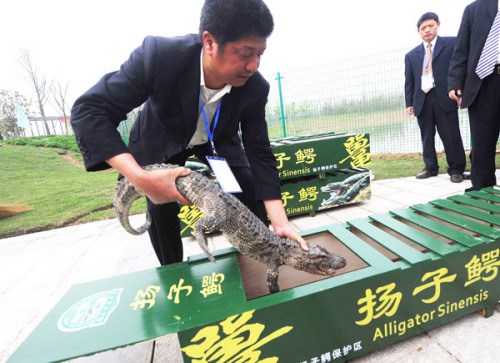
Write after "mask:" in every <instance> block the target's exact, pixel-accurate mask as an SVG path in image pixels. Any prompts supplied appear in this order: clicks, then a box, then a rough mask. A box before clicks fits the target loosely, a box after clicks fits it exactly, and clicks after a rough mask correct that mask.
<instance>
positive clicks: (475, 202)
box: [448, 195, 500, 213]
mask: <svg viewBox="0 0 500 363" xmlns="http://www.w3.org/2000/svg"><path fill="white" fill-rule="evenodd" d="M448 199H449V200H453V201H455V202H459V203H462V204H466V205H470V206H471V207H476V208H480V209H482V210H485V211H487V212H492V213H500V206H499V205H496V204H491V203H488V202H483V201H481V200H479V199H474V198H472V197H469V196H467V195H453V196H451V197H449V198H448Z"/></svg>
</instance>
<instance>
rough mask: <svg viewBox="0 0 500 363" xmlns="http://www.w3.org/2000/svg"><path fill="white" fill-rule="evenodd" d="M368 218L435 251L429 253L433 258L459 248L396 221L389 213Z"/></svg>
mask: <svg viewBox="0 0 500 363" xmlns="http://www.w3.org/2000/svg"><path fill="white" fill-rule="evenodd" d="M370 218H371V219H373V220H374V221H377V222H378V223H380V224H382V225H384V226H386V227H387V228H390V229H391V230H393V231H395V232H397V233H399V234H401V235H402V236H404V237H406V238H408V239H409V240H411V241H413V242H415V243H418V244H419V245H421V246H423V247H425V248H427V249H428V250H430V251H432V252H435V254H433V255H431V256H432V257H433V258H439V256H444V255H446V254H448V253H451V252H455V251H458V250H460V248H459V247H457V246H451V245H449V244H446V243H444V242H443V241H440V240H438V239H437V238H434V237H431V236H429V235H427V234H425V233H423V232H422V231H419V230H418V229H415V228H412V227H410V226H409V225H407V224H404V223H402V222H400V221H398V220H397V219H395V218H394V217H391V216H390V215H389V214H378V215H374V216H370Z"/></svg>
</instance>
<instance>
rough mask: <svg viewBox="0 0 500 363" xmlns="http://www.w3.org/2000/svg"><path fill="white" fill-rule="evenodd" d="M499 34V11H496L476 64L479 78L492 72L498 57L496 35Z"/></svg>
mask: <svg viewBox="0 0 500 363" xmlns="http://www.w3.org/2000/svg"><path fill="white" fill-rule="evenodd" d="M499 35H500V11H498V12H497V16H496V17H495V20H494V21H493V25H492V26H491V29H490V33H489V34H488V38H487V39H486V43H484V47H483V51H482V52H481V56H480V57H479V62H478V64H477V68H476V73H477V75H478V76H479V78H481V79H483V78H484V77H486V76H489V75H490V74H491V73H493V68H495V64H496V62H497V59H498V36H499Z"/></svg>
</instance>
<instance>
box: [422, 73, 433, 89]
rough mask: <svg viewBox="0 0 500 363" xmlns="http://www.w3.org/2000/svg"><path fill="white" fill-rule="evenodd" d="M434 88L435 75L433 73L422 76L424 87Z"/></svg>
mask: <svg viewBox="0 0 500 363" xmlns="http://www.w3.org/2000/svg"><path fill="white" fill-rule="evenodd" d="M429 88H434V76H433V75H432V73H431V74H426V75H425V76H422V89H429Z"/></svg>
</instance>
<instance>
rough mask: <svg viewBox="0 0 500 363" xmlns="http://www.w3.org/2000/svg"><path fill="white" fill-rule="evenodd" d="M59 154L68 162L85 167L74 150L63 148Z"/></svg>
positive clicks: (78, 166) (81, 167)
mask: <svg viewBox="0 0 500 363" xmlns="http://www.w3.org/2000/svg"><path fill="white" fill-rule="evenodd" d="M58 154H59V155H60V156H61V157H62V158H63V159H64V161H66V162H67V163H68V164H71V165H73V166H76V167H77V168H80V169H85V167H84V166H83V163H82V162H81V161H80V160H77V159H75V158H74V157H73V155H75V154H76V153H75V152H74V151H68V150H61V151H58Z"/></svg>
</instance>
